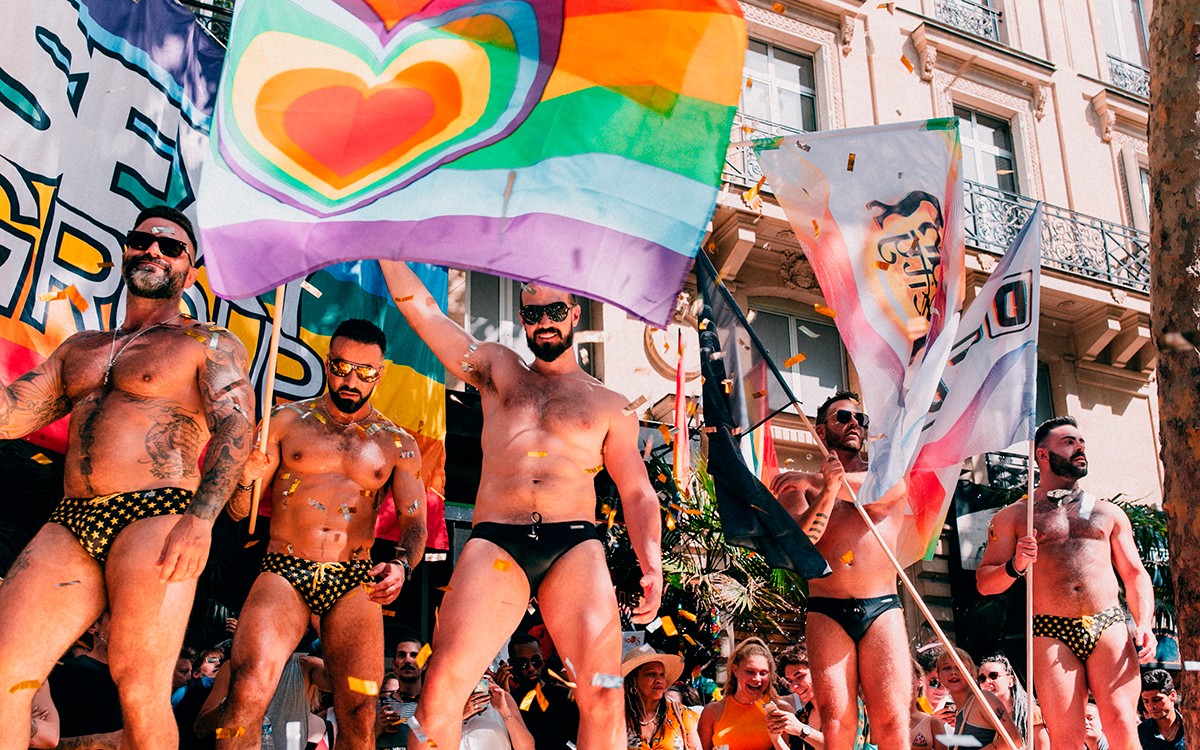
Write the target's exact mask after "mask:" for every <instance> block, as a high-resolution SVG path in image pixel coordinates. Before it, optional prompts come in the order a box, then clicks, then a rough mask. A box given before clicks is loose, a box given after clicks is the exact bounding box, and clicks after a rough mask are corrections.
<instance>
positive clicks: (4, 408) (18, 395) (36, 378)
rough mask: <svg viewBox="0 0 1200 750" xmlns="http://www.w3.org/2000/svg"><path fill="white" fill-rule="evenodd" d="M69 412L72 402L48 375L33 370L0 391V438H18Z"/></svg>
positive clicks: (57, 382)
mask: <svg viewBox="0 0 1200 750" xmlns="http://www.w3.org/2000/svg"><path fill="white" fill-rule="evenodd" d="M70 411H71V399H69V398H68V397H67V395H66V393H65V392H64V391H63V389H62V386H61V382H60V381H59V379H58V378H56V377H53V376H52V375H51V374H49V373H46V372H42V371H39V370H34V371H32V372H27V373H25V374H24V375H22V376H21V377H19V378H17V379H16V380H14V381H13V383H12V385H10V386H8V387H7V388H0V438H18V437H23V436H25V435H28V434H29V433H31V432H34V431H35V430H39V429H41V428H42V427H45V426H46V425H48V424H50V423H51V422H54V421H55V420H57V419H58V418H59V417H63V416H65V415H66V414H68V413H69V412H70Z"/></svg>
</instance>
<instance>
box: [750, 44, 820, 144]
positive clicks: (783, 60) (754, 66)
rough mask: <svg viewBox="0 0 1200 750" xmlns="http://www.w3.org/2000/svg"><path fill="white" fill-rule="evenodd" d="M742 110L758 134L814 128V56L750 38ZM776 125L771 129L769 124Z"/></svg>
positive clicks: (815, 90) (815, 98) (815, 122)
mask: <svg viewBox="0 0 1200 750" xmlns="http://www.w3.org/2000/svg"><path fill="white" fill-rule="evenodd" d="M745 72H746V80H745V81H743V83H742V114H743V115H744V116H746V117H749V118H752V119H753V120H757V121H758V123H757V124H755V129H756V130H757V131H758V133H759V134H761V135H778V134H779V133H780V132H787V131H791V132H810V133H811V132H812V131H814V130H816V129H817V88H816V78H815V75H814V72H813V59H812V58H811V57H808V56H805V55H800V54H797V53H795V52H789V51H788V50H785V49H780V48H779V47H776V46H775V45H773V44H767V43H766V42H760V41H758V40H756V39H751V40H750V44H749V46H748V47H747V48H746V67H745ZM772 125H774V126H779V127H780V128H782V130H780V129H776V130H775V131H774V132H772V130H771V126H772Z"/></svg>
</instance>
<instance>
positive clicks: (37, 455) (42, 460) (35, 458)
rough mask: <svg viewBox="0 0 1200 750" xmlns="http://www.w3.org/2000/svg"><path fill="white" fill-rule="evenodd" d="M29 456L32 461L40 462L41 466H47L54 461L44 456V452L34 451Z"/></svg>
mask: <svg viewBox="0 0 1200 750" xmlns="http://www.w3.org/2000/svg"><path fill="white" fill-rule="evenodd" d="M29 458H30V459H32V460H33V461H35V462H37V463H39V464H41V465H42V466H49V465H50V464H52V463H54V462H53V461H51V460H50V459H49V458H46V454H45V453H34V454H33V455H32V456H30V457H29Z"/></svg>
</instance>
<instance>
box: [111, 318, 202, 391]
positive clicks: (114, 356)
mask: <svg viewBox="0 0 1200 750" xmlns="http://www.w3.org/2000/svg"><path fill="white" fill-rule="evenodd" d="M181 317H183V313H182V312H180V313H176V314H175V315H174V316H173V317H170V318H167V319H166V320H160V321H159V322H157V323H155V324H154V325H152V326H146V327H145V328H143V329H142V330H140V331H138V332H137V333H135V334H133V336H132V337H131V338H130V339H129V340H128V341H126V342H125V343H124V345H122V346H121V348H120V350H116V349H117V334H118V333H120V332H121V329H120V328H114V329H113V337H112V343H111V344H109V345H108V367H106V368H104V385H108V381H109V378H111V377H112V369H113V364H115V363H116V361H117V358H118V357H120V356H121V355H122V354H124V353H125V350H126V349H128V348H129V345H130V344H132V343H133V342H134V341H137V338H138V336H141V335H142V334H143V333H145V332H146V331H150V330H153V329H155V328H158V327H159V326H165V325H166V324H167V323H171V322H173V321H175V320H177V319H179V318H181ZM114 350H116V352H115V353H114Z"/></svg>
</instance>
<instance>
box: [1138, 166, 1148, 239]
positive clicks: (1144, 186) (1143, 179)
mask: <svg viewBox="0 0 1200 750" xmlns="http://www.w3.org/2000/svg"><path fill="white" fill-rule="evenodd" d="M1138 182H1139V183H1140V184H1139V185H1138V187H1139V188H1141V191H1142V209H1143V210H1144V211H1145V212H1146V226H1150V170H1149V169H1145V168H1140V167H1139V168H1138Z"/></svg>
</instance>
